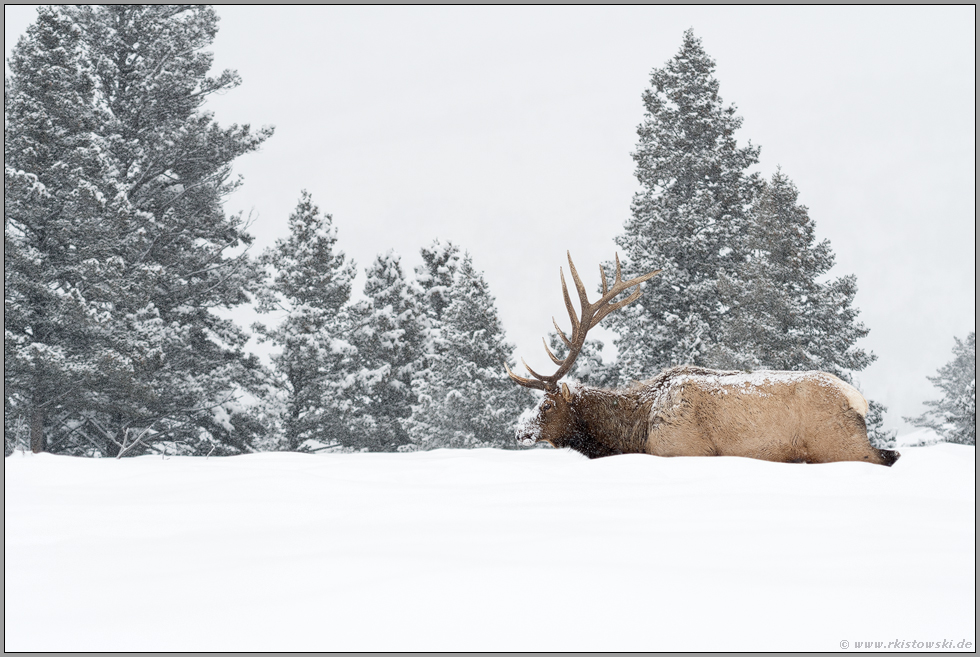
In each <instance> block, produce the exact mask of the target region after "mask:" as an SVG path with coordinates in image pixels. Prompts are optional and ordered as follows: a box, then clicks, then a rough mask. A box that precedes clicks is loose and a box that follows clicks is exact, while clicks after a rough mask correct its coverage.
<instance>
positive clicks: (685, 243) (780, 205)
mask: <svg viewBox="0 0 980 657" xmlns="http://www.w3.org/2000/svg"><path fill="white" fill-rule="evenodd" d="M713 71H714V62H713V61H712V60H711V59H710V58H709V57H708V56H707V54H706V53H705V52H704V50H703V48H702V47H701V43H700V41H699V40H698V39H696V38H695V37H694V35H693V33H692V32H691V31H690V30H688V31H687V32H686V33H685V34H684V43H683V45H682V47H681V50H680V52H679V53H678V54H677V55H676V56H675V57H674V58H673V59H672V60H670V61H669V62H668V63H667V65H666V66H665V67H664V68H662V69H655V70H654V71H653V73H652V75H651V87H650V89H648V90H647V91H646V92H645V93H644V96H643V99H644V103H645V105H646V109H647V115H646V119H645V121H644V123H643V124H642V125H641V126H640V128H639V131H638V132H639V135H640V140H639V143H638V145H637V150H636V152H635V153H634V159H635V160H636V162H637V170H636V175H637V179H638V180H639V182H640V185H641V191H640V192H638V193H637V195H636V196H635V197H634V200H633V216H632V218H631V219H629V220H628V221H627V222H626V226H625V228H626V230H625V232H624V233H623V234H622V235H621V236H619V237H618V238H617V243H618V244H619V246H620V247H621V248H622V249H623V250H624V252H625V256H626V257H625V258H624V276H635V275H639V274H642V273H644V272H647V271H652V270H654V269H658V268H662V269H663V270H664V271H663V273H661V274H660V275H659V276H657V277H655V278H653V279H652V280H651V281H650V282H648V283H647V284H646V291H645V292H644V294H643V296H642V297H641V298H640V299H639V300H638V301H637V302H635V303H633V304H631V305H630V306H627V307H626V308H624V309H623V311H621V312H618V313H615V314H613V315H611V316H610V317H609V320H607V321H609V326H610V327H611V328H612V329H613V330H614V331H615V332H616V333H617V334H618V338H617V339H616V341H615V343H616V345H617V347H618V348H619V358H620V362H619V363H618V364H617V366H616V367H617V369H618V370H619V377H618V379H619V382H620V383H628V382H629V381H631V380H636V379H642V378H646V377H649V376H651V375H652V374H655V373H656V372H658V371H660V370H662V369H664V368H666V367H669V366H672V365H680V364H693V365H701V366H705V367H718V368H726V369H731V368H736V369H747V370H752V369H788V370H807V369H819V370H825V371H829V372H832V373H834V374H836V375H838V376H840V377H842V378H844V379H848V380H849V379H850V374H849V372H851V371H856V370H861V369H863V368H864V367H866V366H867V365H868V364H869V363H871V362H872V361H873V360H874V355H873V354H871V353H868V352H865V351H864V350H862V349H859V348H857V347H856V346H855V343H856V341H857V340H858V339H860V338H862V337H864V336H865V335H867V333H868V330H867V329H866V328H865V327H864V326H863V325H862V324H861V323H860V322H858V321H857V314H858V311H857V309H856V308H854V307H853V300H854V295H855V294H856V291H857V288H856V279H855V277H854V276H843V277H840V278H837V279H835V280H832V281H829V282H826V283H820V282H818V278H820V277H822V276H824V275H825V274H826V273H827V271H828V270H829V269H830V268H831V267H832V266H833V263H834V255H833V252H832V251H831V249H830V244H829V242H827V241H826V240H825V241H823V242H819V243H817V242H816V238H815V234H814V224H813V221H812V220H811V219H810V217H809V214H808V211H807V209H806V208H805V207H803V206H801V205H799V204H798V202H797V196H798V192H797V190H796V187H795V186H794V185H793V183H792V182H791V181H790V180H789V179H788V178H787V177H786V176H785V175H784V174H782V172H777V173H776V174H775V176H773V178H772V180H771V182H768V183H767V182H766V181H764V180H763V179H762V178H761V177H759V176H758V174H755V173H751V172H750V171H749V168H750V167H751V166H752V165H754V164H756V162H757V160H758V154H759V148H758V147H754V146H752V145H751V144H749V145H748V146H746V147H739V146H738V145H737V144H736V141H735V136H734V133H735V131H736V130H737V129H738V128H739V127H740V125H741V122H742V121H741V119H740V118H739V117H737V116H735V108H734V107H732V106H728V107H726V106H724V104H723V103H722V100H721V98H720V97H719V96H718V82H717V80H715V79H714V77H713ZM607 269H610V267H608V266H607ZM874 408H875V409H877V411H878V415H877V416H876V417H878V418H879V419H880V415H881V412H883V410H884V408H883V407H881V406H880V404H879V405H876V406H875V407H874ZM878 429H880V427H878ZM876 430H877V429H876ZM880 437H882V438H883V439H884V434H882V436H880Z"/></svg>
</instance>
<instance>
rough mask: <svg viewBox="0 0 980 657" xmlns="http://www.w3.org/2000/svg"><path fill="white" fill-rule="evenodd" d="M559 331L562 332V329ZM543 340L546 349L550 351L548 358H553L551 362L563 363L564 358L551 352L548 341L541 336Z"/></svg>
mask: <svg viewBox="0 0 980 657" xmlns="http://www.w3.org/2000/svg"><path fill="white" fill-rule="evenodd" d="M558 332H559V333H561V330H560V329H559V331H558ZM541 342H543V343H544V350H545V351H547V352H548V358H550V359H551V362H552V363H554V364H555V365H563V364H564V362H565V361H563V360H562V359H560V358H558V356H556V355H554V354H553V353H551V348H550V347H548V342H547V341H546V340H545V339H544V338H541Z"/></svg>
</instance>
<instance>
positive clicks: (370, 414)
mask: <svg viewBox="0 0 980 657" xmlns="http://www.w3.org/2000/svg"><path fill="white" fill-rule="evenodd" d="M364 295H365V296H366V297H367V299H366V300H363V301H360V302H358V303H356V304H354V305H353V306H352V307H351V310H350V312H351V316H352V319H353V325H354V328H353V331H352V333H351V343H352V344H353V345H354V347H355V348H356V349H357V354H356V363H355V369H354V370H353V379H352V381H353V383H352V384H351V385H350V386H348V388H347V390H346V393H345V394H346V400H347V401H348V402H349V404H350V409H351V411H350V412H351V419H350V434H349V437H348V439H347V446H349V447H354V448H359V449H368V450H369V451H394V450H396V449H397V448H398V447H400V446H402V445H406V444H408V442H409V437H408V433H407V430H406V428H405V423H406V422H407V420H408V418H409V416H411V414H412V404H413V403H415V401H416V397H415V393H414V391H413V389H412V375H413V373H414V371H415V368H416V366H417V363H418V362H419V360H420V358H421V356H422V348H423V340H424V336H423V329H424V325H423V322H422V318H421V312H420V310H419V307H418V302H417V299H418V291H417V290H415V289H413V288H412V286H410V285H409V283H408V282H407V281H406V280H405V276H404V274H403V272H402V268H401V259H400V258H399V257H398V256H397V255H396V254H395V253H394V252H393V251H389V252H388V253H385V254H383V255H379V256H378V257H377V258H376V259H375V261H374V262H373V263H372V265H371V266H370V267H368V269H367V281H366V282H365V284H364Z"/></svg>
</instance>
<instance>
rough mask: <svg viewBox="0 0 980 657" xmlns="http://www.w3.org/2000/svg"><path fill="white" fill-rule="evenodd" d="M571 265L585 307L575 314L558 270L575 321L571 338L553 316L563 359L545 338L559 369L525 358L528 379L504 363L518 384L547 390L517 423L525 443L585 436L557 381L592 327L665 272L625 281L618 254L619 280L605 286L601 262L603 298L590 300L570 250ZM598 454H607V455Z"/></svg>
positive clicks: (566, 443) (565, 442)
mask: <svg viewBox="0 0 980 657" xmlns="http://www.w3.org/2000/svg"><path fill="white" fill-rule="evenodd" d="M568 268H569V271H571V274H572V281H574V283H575V289H576V290H577V291H578V297H579V303H580V305H581V308H582V309H581V315H577V314H576V313H575V307H574V306H573V305H572V300H571V297H569V295H568V286H567V285H566V284H565V272H564V271H562V270H561V269H559V272H560V274H561V290H562V294H563V295H564V296H565V309H566V310H568V318H569V319H570V320H571V322H572V336H571V338H569V337H568V336H566V335H565V332H564V331H562V330H561V327H559V326H558V322H556V321H555V319H554V318H553V317H552V319H551V321H552V323H553V324H554V325H555V330H556V331H558V337H560V338H561V341H562V342H564V343H565V346H566V347H567V348H568V355H567V356H565V358H564V359H560V358H558V357H557V356H555V354H554V353H552V351H551V349H549V348H548V342H547V341H545V340H544V339H543V338H542V340H543V341H544V348H545V351H547V352H548V356H549V357H550V358H551V361H552V362H553V363H554V364H555V365H557V366H558V370H557V371H556V372H555V373H554V374H552V375H551V376H541V375H540V374H538V373H537V372H535V371H534V370H532V369H531V368H530V367H528V365H527V363H526V362H524V359H523V358H522V359H521V363H523V364H524V367H525V369H527V371H528V373H530V375H531V377H533V378H525V377H522V376H517V375H516V374H514V373H513V372H512V371H511V369H510V367H508V366H507V364H506V363H504V367H505V368H507V374H508V375H509V376H510V378H512V379H513V380H514V381H516V382H517V383H518V384H520V385H522V386H524V387H525V388H535V389H537V390H543V391H544V393H545V395H544V399H542V400H541V403H540V404H538V407H537V408H536V409H531V410H529V411H527V412H526V413H525V414H524V415H523V416H522V417H521V420H520V422H519V424H518V428H517V439H518V441H520V442H522V443H524V444H526V445H527V444H533V443H535V442H539V441H546V442H548V443H551V444H552V445H553V446H555V447H576V445H575V443H576V441H578V440H579V439H580V438H582V437H581V436H577V432H576V430H575V425H576V418H575V409H574V406H573V394H572V391H571V390H569V388H568V385H567V384H565V383H562V384H561V385H560V386H559V384H558V382H559V381H560V380H561V379H562V377H564V376H565V375H566V374H568V372H569V371H570V370H571V369H572V365H574V364H575V359H576V358H577V357H578V355H579V352H581V351H582V347H583V346H584V345H585V336H586V335H587V334H588V332H589V329H591V328H592V327H594V326H595V325H596V324H598V323H599V322H600V321H601V320H602V318H603V317H605V316H606V315H608V314H609V313H611V312H612V311H614V310H618V309H620V308H622V307H623V306H625V305H627V304H629V303H632V302H633V301H636V300H637V299H639V298H640V294H641V292H640V283H643V282H644V281H647V280H649V279H651V278H653V277H654V276H656V275H657V274H659V273H660V272H661V271H663V270H661V269H658V270H656V271H652V272H650V273H649V274H643V275H642V276H637V277H636V278H632V279H630V280H628V281H623V279H622V272H621V271H620V266H619V254H616V279H615V281H613V285H612V287H611V288H610V287H608V286H607V285H606V272H605V271H604V270H603V269H602V265H599V275H600V276H601V278H602V297H601V298H600V299H599V300H598V301H596V302H595V303H589V297H588V294H587V293H586V291H585V285H584V284H583V283H582V279H581V278H579V275H578V272H577V271H576V270H575V264H574V263H573V262H572V255H571V253H568ZM631 287H635V288H636V289H635V290H633V292H632V293H631V294H630V295H629V296H628V297H626V298H625V299H622V300H621V301H616V302H613V299H615V298H616V297H617V296H619V295H620V294H622V293H623V292H625V291H626V290H628V289H630V288H631ZM597 455H598V456H604V455H605V454H597Z"/></svg>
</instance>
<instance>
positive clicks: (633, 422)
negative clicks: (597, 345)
mask: <svg viewBox="0 0 980 657" xmlns="http://www.w3.org/2000/svg"><path fill="white" fill-rule="evenodd" d="M646 406H647V405H646V404H642V403H641V401H640V396H639V394H638V393H637V392H636V391H634V390H633V389H622V390H605V389H601V388H579V389H578V390H576V391H575V393H574V399H573V403H572V404H571V407H572V417H573V419H574V422H573V425H574V426H573V427H572V429H571V432H570V435H569V436H568V446H569V447H571V448H572V449H574V450H576V451H578V452H581V453H582V454H584V455H585V456H588V457H589V458H599V457H601V456H612V455H615V454H638V453H641V452H643V451H644V446H645V442H646V436H647V422H648V420H647V415H648V409H647V408H646Z"/></svg>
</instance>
